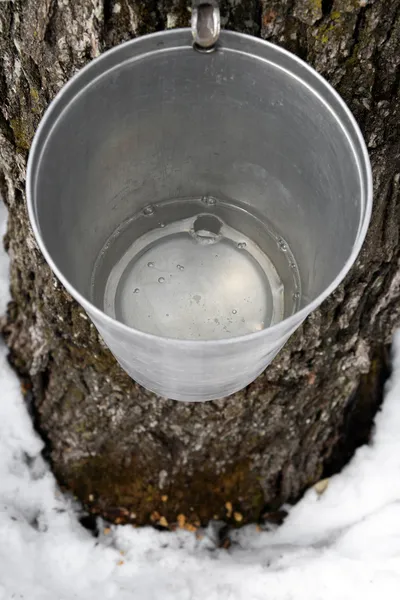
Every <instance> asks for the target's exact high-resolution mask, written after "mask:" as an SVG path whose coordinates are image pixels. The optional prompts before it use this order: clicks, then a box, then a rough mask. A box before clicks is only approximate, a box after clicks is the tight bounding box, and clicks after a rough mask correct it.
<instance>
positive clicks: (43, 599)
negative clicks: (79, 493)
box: [0, 208, 400, 600]
mask: <svg viewBox="0 0 400 600" xmlns="http://www.w3.org/2000/svg"><path fill="white" fill-rule="evenodd" d="M4 219H5V212H4V209H3V208H2V210H1V214H0V221H1V222H2V223H4ZM7 269H8V267H7V259H6V257H5V256H4V253H3V252H2V253H1V256H0V310H1V311H2V312H3V311H4V310H5V307H6V303H7V300H8V292H7V290H8V271H7ZM395 349H396V350H395V356H394V368H393V376H392V379H391V381H390V382H389V384H388V386H387V392H386V398H385V401H384V404H383V409H382V411H381V412H380V413H379V414H378V416H377V418H376V431H375V434H374V437H373V441H372V443H371V445H369V446H364V447H362V448H360V449H359V450H358V451H357V453H356V455H355V457H354V458H353V460H352V461H351V463H350V464H349V465H348V467H347V468H345V469H344V470H343V472H342V473H341V474H339V475H337V476H335V477H332V478H331V480H330V482H329V485H328V487H327V489H326V491H325V492H324V493H323V494H321V495H318V494H317V493H316V491H315V489H311V490H309V491H308V492H307V494H306V495H305V497H304V498H303V499H302V500H301V502H299V503H298V504H297V505H296V506H295V507H293V508H292V509H291V510H290V511H289V516H288V517H287V519H286V521H285V523H284V524H283V525H282V526H281V527H280V528H278V529H276V530H274V531H269V532H259V531H257V529H256V528H255V527H247V528H244V529H242V530H241V531H239V532H237V533H236V535H235V542H236V543H234V544H233V545H232V546H231V548H230V549H229V550H223V549H215V548H214V547H213V545H212V543H211V541H210V540H209V539H208V537H207V536H205V537H204V538H203V539H202V540H198V539H197V538H196V537H195V535H194V534H193V533H189V532H186V531H178V532H176V533H167V532H166V533H160V532H156V531H154V530H153V529H151V528H144V529H134V528H132V527H130V526H118V527H112V528H111V531H110V532H109V533H108V535H106V534H104V532H103V533H102V534H101V535H100V537H98V538H94V537H92V535H91V534H90V533H89V532H87V531H86V530H85V529H84V528H83V527H81V525H80V524H79V522H78V520H77V516H76V511H75V510H74V506H73V503H72V501H71V500H70V499H69V498H67V497H64V496H63V495H62V494H60V492H59V491H58V489H57V485H56V483H55V481H54V478H53V476H52V474H51V472H50V471H49V468H48V466H47V464H46V463H45V462H44V461H43V459H42V457H41V450H42V448H43V443H42V442H41V440H40V439H39V437H38V435H37V434H36V433H35V432H34V430H33V427H32V423H31V420H30V418H29V415H28V412H27V410H26V407H25V405H24V401H23V398H22V395H21V392H20V386H19V383H18V381H17V378H16V376H15V374H14V373H13V372H12V370H11V369H10V367H9V366H8V363H7V359H6V355H7V350H6V348H5V346H4V344H3V343H1V346H0V379H1V385H0V600H11V599H13V598H15V599H21V598H23V599H27V600H73V599H79V600H103V599H104V600H106V599H118V600H128V599H138V600H217V599H218V600H303V599H304V600H319V599H321V600H322V599H323V600H331V599H332V600H345V599H351V600H354V599H360V600H370V599H371V600H375V599H378V598H385V600H392V599H393V600H395V599H396V600H398V598H400V334H399V335H397V337H396V339H395ZM101 529H102V530H103V527H102V528H101ZM106 531H107V530H106Z"/></svg>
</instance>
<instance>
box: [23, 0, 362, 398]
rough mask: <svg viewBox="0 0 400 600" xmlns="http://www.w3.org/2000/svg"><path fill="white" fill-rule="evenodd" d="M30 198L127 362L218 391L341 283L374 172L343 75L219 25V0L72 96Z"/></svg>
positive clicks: (35, 151) (114, 62)
mask: <svg viewBox="0 0 400 600" xmlns="http://www.w3.org/2000/svg"><path fill="white" fill-rule="evenodd" d="M193 42H194V43H193ZM193 48H195V50H196V51H195V50H194V49H193ZM214 49H217V51H215V52H212V50H214ZM197 50H198V51H197ZM202 52H209V54H206V55H204V54H202ZM27 199H28V209H29V214H30V219H31V222H32V227H33V230H34V233H35V235H36V238H37V240H38V243H39V245H40V248H41V250H42V252H43V254H44V256H45V258H46V260H47V261H48V262H49V264H50V266H51V268H52V269H53V271H54V273H55V274H56V275H57V277H58V278H59V279H60V280H61V282H62V283H63V284H64V286H65V287H66V288H67V289H68V291H69V292H70V293H71V294H72V296H73V297H74V298H75V299H76V300H77V301H78V302H79V303H80V304H81V306H82V307H83V308H84V309H85V310H86V311H87V313H88V315H89V317H90V318H91V319H92V321H93V323H94V324H95V325H96V327H97V329H98V330H99V332H100V334H101V336H102V338H103V339H104V341H105V343H106V344H107V345H108V347H109V348H110V350H111V352H112V353H113V354H114V356H115V357H116V359H117V360H118V362H119V363H120V365H121V366H122V368H123V369H125V371H126V372H127V373H128V374H129V375H130V376H131V377H132V378H133V379H134V380H135V381H137V382H138V383H140V384H142V385H143V386H145V387H146V388H148V389H150V390H152V391H154V392H156V393H157V394H159V395H161V396H164V397H168V398H174V399H177V400H185V401H203V400H210V399H214V398H220V397H223V396H227V395H229V394H232V393H233V392H235V391H237V390H239V389H240V388H242V387H244V386H245V385H247V384H249V383H250V382H251V381H253V380H254V379H255V378H256V377H257V376H258V375H259V374H260V373H261V372H262V371H263V370H264V369H265V368H266V366H267V365H268V364H269V363H270V362H271V361H272V360H273V358H274V356H275V355H276V354H277V353H278V351H279V350H280V348H282V346H283V345H284V344H285V342H286V341H287V340H288V338H289V337H290V335H291V334H292V333H293V332H294V331H295V330H296V329H297V328H298V327H299V325H300V324H301V323H302V322H303V320H304V319H305V318H306V317H307V315H308V314H309V313H310V312H311V311H312V310H314V309H315V308H317V307H318V306H319V305H320V304H321V302H322V301H323V300H324V299H325V298H326V297H327V296H328V295H329V294H330V293H331V292H332V291H333V290H334V289H335V288H336V287H337V286H338V284H339V283H340V282H341V281H342V279H343V278H344V276H345V275H346V273H347V272H348V271H349V269H350V267H351V266H352V264H353V262H354V261H355V259H356V257H357V254H358V252H359V250H360V248H361V245H362V242H363V240H364V237H365V234H366V230H367V227H368V223H369V219H370V214H371V206H372V182H371V167H370V163H369V159H368V155H367V151H366V147H365V144H364V141H363V138H362V136H361V133H360V131H359V129H358V126H357V124H356V122H355V120H354V118H353V116H352V115H351V113H350V111H349V110H348V108H347V107H346V105H345V104H344V102H343V101H342V100H341V98H340V97H339V96H338V95H337V93H336V92H335V91H334V90H333V89H332V88H331V86H330V85H329V84H328V83H327V82H326V81H325V80H324V79H323V78H322V77H321V76H320V75H318V73H316V72H315V71H314V70H313V69H312V68H311V67H309V66H308V65H306V64H305V63H303V62H302V61H301V60H299V59H298V58H297V57H295V56H294V55H292V54H290V53H289V52H287V51H285V50H284V49H282V48H280V47H278V46H275V45H273V44H270V43H268V42H265V41H262V40H260V39H257V38H254V37H251V36H247V35H243V34H239V33H233V32H229V31H224V30H222V31H220V20H219V10H218V5H217V3H216V2H215V1H214V0H210V1H208V2H195V3H194V6H193V11H192V28H191V29H190V28H187V29H179V30H169V31H165V32H160V33H157V34H152V35H148V36H144V37H141V38H137V39H135V40H131V41H129V42H126V43H124V44H122V45H120V46H117V47H116V48H114V49H113V50H111V51H110V52H106V53H105V54H104V55H102V56H100V57H99V58H97V59H95V60H94V61H92V62H91V63H90V64H89V65H88V66H86V67H85V68H84V69H83V70H82V71H81V72H79V73H78V74H77V75H76V76H75V77H73V79H72V80H71V81H70V82H69V83H68V84H67V85H66V86H65V87H64V88H63V89H62V90H61V92H60V93H59V94H58V96H57V97H56V98H55V100H54V101H53V102H52V103H51V105H50V107H49V108H48V110H47V112H46V114H45V116H44V118H43V120H42V122H41V124H40V127H39V129H38V131H37V133H36V136H35V139H34V142H33V145H32V149H31V152H30V156H29V163H28V173H27Z"/></svg>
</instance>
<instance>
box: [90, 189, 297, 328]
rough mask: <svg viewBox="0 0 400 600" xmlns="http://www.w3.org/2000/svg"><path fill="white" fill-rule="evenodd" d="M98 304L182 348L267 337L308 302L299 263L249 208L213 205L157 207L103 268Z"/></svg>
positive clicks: (208, 200)
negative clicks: (182, 342) (257, 335)
mask: <svg viewBox="0 0 400 600" xmlns="http://www.w3.org/2000/svg"><path fill="white" fill-rule="evenodd" d="M92 296H93V298H92V301H93V302H94V304H96V305H97V306H98V307H99V308H101V309H102V310H104V312H106V313H107V314H109V315H110V316H111V317H113V318H115V319H117V320H118V321H120V322H122V323H124V324H126V325H128V326H130V327H133V328H135V329H138V330H141V331H144V332H146V333H151V334H154V335H159V336H165V337H168V338H176V339H182V340H216V339H223V338H229V337H235V336H241V335H245V334H249V333H254V332H257V331H261V330H262V329H264V328H267V327H270V326H272V325H275V324H277V323H279V322H280V321H282V320H283V319H285V318H287V317H288V316H290V315H292V314H294V313H295V312H296V311H297V310H298V307H299V303H300V301H301V284H300V277H299V271H298V268H297V264H296V260H295V257H294V256H293V254H292V252H291V250H290V248H289V245H288V243H287V242H286V241H285V240H284V238H283V237H282V236H281V235H279V234H278V233H277V232H276V231H274V229H273V227H272V225H271V224H270V223H267V222H266V221H265V218H264V219H262V218H261V216H260V215H257V214H255V213H254V212H251V211H250V210H249V207H248V206H245V205H240V204H238V203H232V202H229V201H226V200H221V199H219V198H215V197H213V196H208V195H205V196H203V197H202V198H183V199H177V200H171V201H165V202H161V203H158V204H154V205H148V206H146V207H145V208H144V209H143V210H141V211H140V212H139V213H137V214H135V215H132V217H131V218H130V219H128V220H127V221H125V222H124V223H122V224H121V225H120V226H119V227H118V228H117V230H116V231H115V232H114V233H113V234H112V236H111V237H110V238H109V239H108V240H107V242H106V244H105V245H104V247H103V249H102V251H101V252H100V255H99V257H98V259H97V261H96V263H95V268H94V271H93V277H92Z"/></svg>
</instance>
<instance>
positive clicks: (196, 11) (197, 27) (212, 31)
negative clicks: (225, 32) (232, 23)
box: [192, 0, 221, 52]
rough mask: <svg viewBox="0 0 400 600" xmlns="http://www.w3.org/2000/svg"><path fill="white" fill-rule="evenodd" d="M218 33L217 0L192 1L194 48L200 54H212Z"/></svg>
mask: <svg viewBox="0 0 400 600" xmlns="http://www.w3.org/2000/svg"><path fill="white" fill-rule="evenodd" d="M220 31H221V18H220V13H219V6H218V0H206V1H205V0H194V1H193V5H192V35H193V39H194V48H195V49H196V50H199V51H200V52H212V51H213V50H214V48H215V44H216V43H217V41H218V38H219V33H220Z"/></svg>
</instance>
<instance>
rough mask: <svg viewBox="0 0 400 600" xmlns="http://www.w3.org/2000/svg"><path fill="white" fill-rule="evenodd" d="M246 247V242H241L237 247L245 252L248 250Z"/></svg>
mask: <svg viewBox="0 0 400 600" xmlns="http://www.w3.org/2000/svg"><path fill="white" fill-rule="evenodd" d="M246 246H247V244H246V242H239V243H238V245H237V247H238V248H239V249H240V250H243V249H244V248H246Z"/></svg>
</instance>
